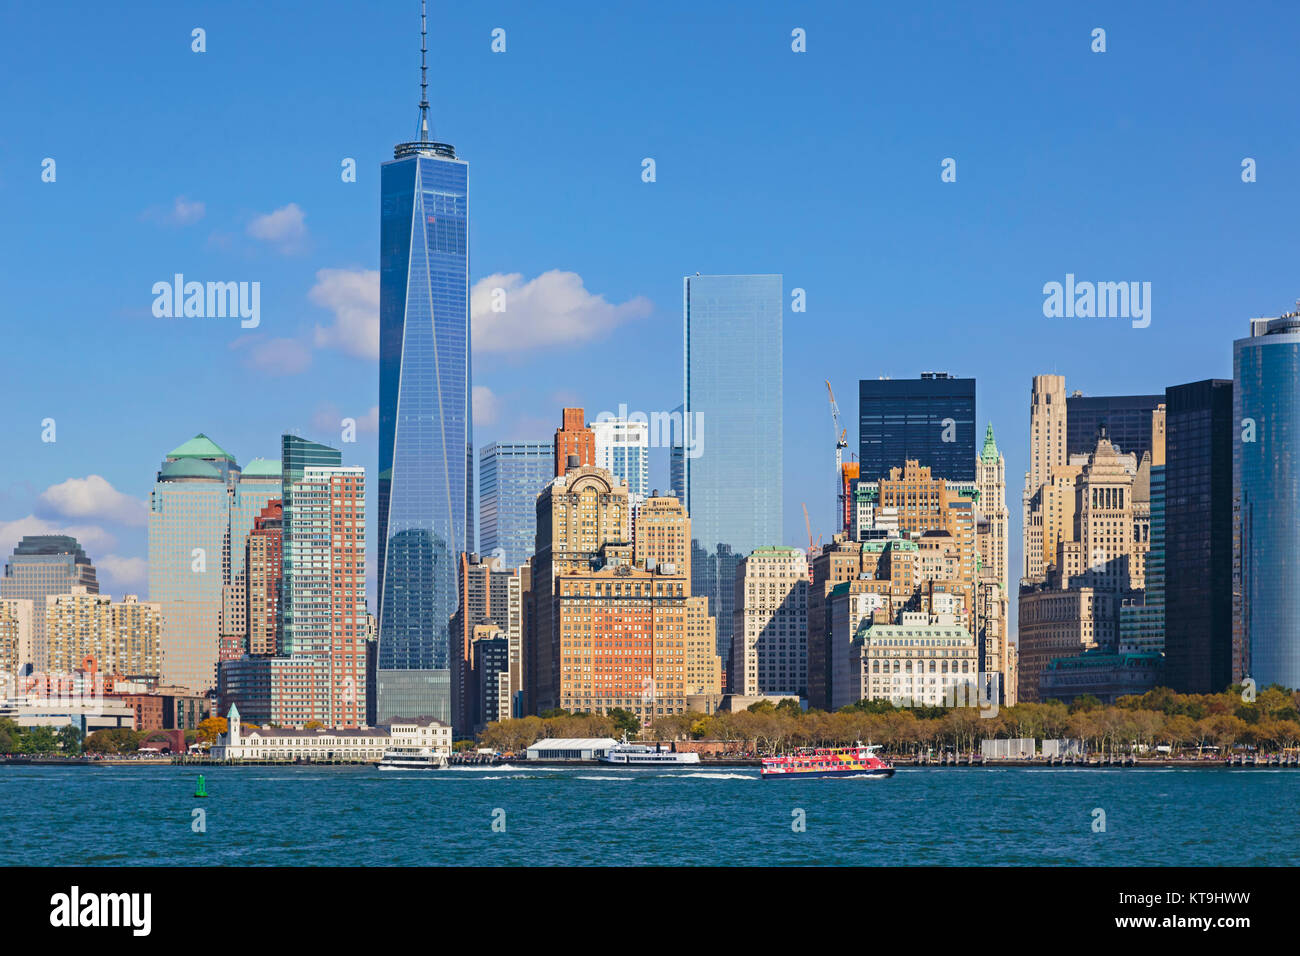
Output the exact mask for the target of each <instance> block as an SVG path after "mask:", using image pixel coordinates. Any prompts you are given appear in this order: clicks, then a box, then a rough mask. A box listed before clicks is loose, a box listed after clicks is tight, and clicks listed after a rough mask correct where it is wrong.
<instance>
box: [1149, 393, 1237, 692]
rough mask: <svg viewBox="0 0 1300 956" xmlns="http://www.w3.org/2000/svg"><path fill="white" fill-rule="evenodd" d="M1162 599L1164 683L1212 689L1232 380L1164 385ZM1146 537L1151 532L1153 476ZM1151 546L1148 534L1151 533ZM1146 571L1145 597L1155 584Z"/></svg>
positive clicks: (1221, 656) (1228, 654)
mask: <svg viewBox="0 0 1300 956" xmlns="http://www.w3.org/2000/svg"><path fill="white" fill-rule="evenodd" d="M1165 396H1166V406H1167V438H1166V445H1165V448H1166V451H1165V454H1166V461H1165V467H1164V469H1163V480H1164V489H1163V492H1164V494H1163V498H1164V501H1163V512H1164V513H1163V516H1162V517H1163V538H1164V541H1163V548H1162V549H1161V550H1162V552H1163V553H1162V555H1161V557H1162V562H1161V563H1162V565H1163V567H1162V570H1163V577H1164V581H1163V592H1164V593H1163V601H1162V602H1161V603H1162V605H1163V611H1164V615H1163V616H1164V641H1163V647H1162V648H1160V649H1161V650H1163V651H1164V653H1165V658H1166V674H1167V679H1168V682H1169V686H1170V687H1172V688H1173V689H1174V690H1176V691H1178V692H1179V693H1184V694H1217V693H1219V692H1221V691H1223V690H1226V689H1227V688H1228V686H1229V685H1230V684H1231V683H1232V682H1233V680H1232V441H1233V436H1234V435H1235V434H1236V433H1237V431H1238V429H1237V428H1236V427H1235V426H1234V421H1233V412H1232V382H1230V381H1224V380H1218V379H1209V380H1206V381H1202V382H1192V383H1190V384H1187V385H1176V386H1173V387H1170V388H1168V389H1166V390H1165ZM1152 497H1153V501H1152V516H1153V521H1152V525H1153V528H1152V538H1153V539H1154V538H1155V527H1154V525H1155V521H1154V512H1155V501H1154V497H1155V496H1154V482H1153V496H1152ZM1153 554H1154V540H1153ZM1154 584H1155V582H1153V581H1152V580H1151V574H1150V563H1148V575H1147V602H1148V603H1149V604H1150V603H1152V601H1151V598H1152V595H1153V593H1155V592H1156V589H1155V587H1154V586H1153V585H1154Z"/></svg>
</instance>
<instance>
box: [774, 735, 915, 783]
mask: <svg viewBox="0 0 1300 956" xmlns="http://www.w3.org/2000/svg"><path fill="white" fill-rule="evenodd" d="M879 749H880V745H879V744H875V745H872V746H870V747H864V746H863V745H862V743H861V742H859V743H858V744H857V745H856V746H853V747H816V748H814V747H805V748H803V749H802V750H797V751H795V752H794V753H792V754H786V755H783V756H780V757H764V758H763V768H762V771H761V776H762V779H764V780H768V779H774V778H778V777H799V778H805V779H806V778H808V777H892V776H893V775H894V765H893V764H892V763H890V762H889V761H887V760H882V759H880V758H879V757H877V756H876V751H877V750H879Z"/></svg>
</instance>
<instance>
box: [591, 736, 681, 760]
mask: <svg viewBox="0 0 1300 956" xmlns="http://www.w3.org/2000/svg"><path fill="white" fill-rule="evenodd" d="M600 760H601V763H612V764H619V765H621V766H633V767H664V766H667V767H675V766H685V765H686V764H696V763H699V762H700V755H699V754H696V753H674V752H673V751H671V750H660V749H659V748H658V747H649V746H647V745H645V744H630V743H628V742H627V734H624V735H623V740H622V741H621V742H620V743H617V744H615V745H614V746H613V747H610V748H609V750H608V751H607V752H606V753H605V754H604V755H603V756H602V757H601V758H600Z"/></svg>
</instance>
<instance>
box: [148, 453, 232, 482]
mask: <svg viewBox="0 0 1300 956" xmlns="http://www.w3.org/2000/svg"><path fill="white" fill-rule="evenodd" d="M159 477H161V478H220V477H221V472H220V471H219V470H218V469H217V466H216V465H213V464H210V463H209V462H206V461H203V460H201V459H199V458H178V459H176V460H175V461H169V462H167V463H166V464H164V465H163V466H162V471H161V472H160V473H159Z"/></svg>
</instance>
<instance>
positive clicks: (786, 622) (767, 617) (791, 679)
mask: <svg viewBox="0 0 1300 956" xmlns="http://www.w3.org/2000/svg"><path fill="white" fill-rule="evenodd" d="M727 675H728V679H729V681H730V683H731V687H730V692H731V693H733V694H741V695H744V696H750V697H752V696H758V695H765V694H797V695H799V696H800V697H804V696H807V693H808V560H807V558H806V557H805V555H804V553H803V552H802V551H800V550H798V549H796V548H784V547H775V546H773V547H762V548H757V549H755V550H754V552H753V553H752V554H750V555H748V556H747V557H745V558H742V559H741V561H740V565H739V566H738V567H737V569H736V600H735V611H734V615H733V627H732V639H731V664H730V667H729V668H728V671H727Z"/></svg>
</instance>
